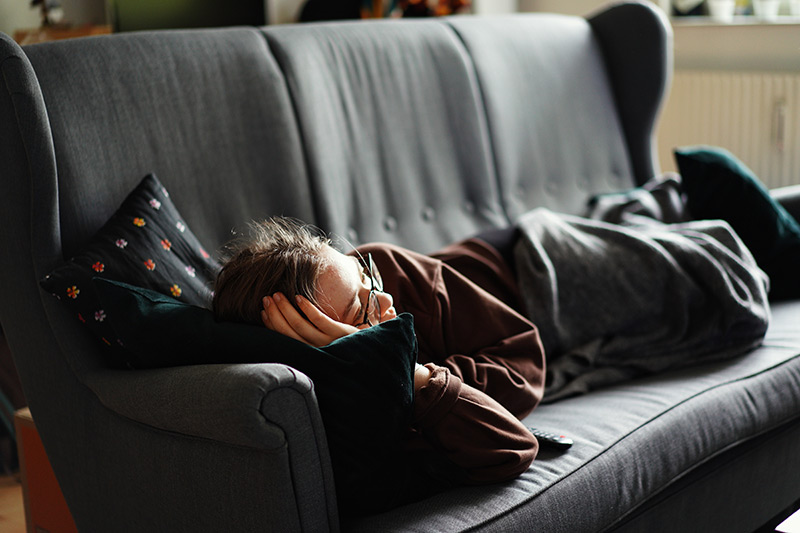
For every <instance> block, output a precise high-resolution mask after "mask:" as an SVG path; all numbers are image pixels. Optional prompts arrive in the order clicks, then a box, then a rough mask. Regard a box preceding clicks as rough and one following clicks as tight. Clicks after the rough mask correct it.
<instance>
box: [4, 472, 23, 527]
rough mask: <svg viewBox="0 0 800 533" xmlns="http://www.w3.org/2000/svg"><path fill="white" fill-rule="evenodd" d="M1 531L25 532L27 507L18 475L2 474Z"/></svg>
mask: <svg viewBox="0 0 800 533" xmlns="http://www.w3.org/2000/svg"><path fill="white" fill-rule="evenodd" d="M0 531H2V532H3V533H24V532H25V507H24V506H23V504H22V485H21V484H20V482H19V479H18V477H14V476H6V475H0Z"/></svg>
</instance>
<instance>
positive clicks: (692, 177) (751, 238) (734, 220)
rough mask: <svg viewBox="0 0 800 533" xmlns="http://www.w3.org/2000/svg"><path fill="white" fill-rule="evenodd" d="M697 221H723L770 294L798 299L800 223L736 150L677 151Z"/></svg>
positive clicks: (686, 191) (685, 189)
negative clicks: (765, 277) (766, 279)
mask: <svg viewBox="0 0 800 533" xmlns="http://www.w3.org/2000/svg"><path fill="white" fill-rule="evenodd" d="M675 160H676V162H677V164H678V170H679V171H680V174H681V179H682V181H683V188H684V191H685V193H686V199H687V208H688V210H689V212H690V213H691V215H692V217H693V218H695V219H722V220H725V221H726V222H728V223H729V224H730V225H731V227H733V229H734V230H735V231H736V233H738V234H739V236H740V237H741V238H742V241H744V243H745V244H746V245H747V247H748V248H749V249H750V251H751V252H752V253H753V257H754V258H755V260H756V262H757V263H758V265H759V266H760V267H761V269H762V270H764V272H766V273H767V275H768V276H769V277H770V298H771V299H775V300H778V299H788V298H798V297H800V225H799V224H798V223H797V221H796V220H795V219H794V218H793V217H792V215H790V214H789V212H788V211H786V209H784V208H783V206H781V205H780V204H779V203H778V202H777V201H775V200H774V199H773V198H772V196H771V195H770V193H769V191H768V190H767V188H766V187H765V186H764V184H763V183H761V181H759V179H758V178H757V177H756V176H755V174H754V173H753V171H752V170H750V169H749V168H747V166H746V165H745V164H744V163H742V162H741V161H739V160H738V159H737V158H736V157H735V156H734V155H733V154H731V153H730V152H728V151H726V150H724V149H722V148H716V147H711V146H695V147H685V148H679V149H676V150H675Z"/></svg>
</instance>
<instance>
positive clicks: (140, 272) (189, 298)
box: [40, 174, 219, 366]
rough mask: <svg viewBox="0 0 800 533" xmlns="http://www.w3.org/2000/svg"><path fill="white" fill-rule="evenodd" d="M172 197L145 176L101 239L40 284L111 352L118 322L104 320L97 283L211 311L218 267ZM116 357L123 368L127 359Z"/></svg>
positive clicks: (105, 227)
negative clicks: (121, 284) (129, 287)
mask: <svg viewBox="0 0 800 533" xmlns="http://www.w3.org/2000/svg"><path fill="white" fill-rule="evenodd" d="M169 196H170V195H169V194H168V192H167V190H166V189H165V188H164V187H163V186H162V184H161V183H160V182H159V181H158V178H156V176H155V175H153V174H149V175H148V176H145V177H144V178H143V179H142V180H141V182H140V183H139V184H138V185H137V186H136V188H135V189H134V190H133V191H131V193H130V194H129V195H128V196H127V197H126V198H125V200H124V201H123V202H122V204H121V205H120V206H119V208H118V209H117V210H116V211H115V213H114V214H113V215H112V216H111V217H110V218H109V220H108V221H107V222H106V223H105V224H104V225H103V226H102V227H101V228H100V229H99V230H98V231H97V233H96V234H95V235H94V236H93V237H92V238H91V239H88V240H87V242H86V243H85V244H84V245H83V246H81V247H79V249H78V250H77V251H75V252H74V253H71V255H70V259H69V260H67V261H65V262H64V264H63V265H61V266H59V267H57V268H56V269H55V270H53V271H52V272H50V273H49V274H48V275H47V276H45V277H44V278H43V279H42V280H41V282H40V283H41V286H42V288H43V289H44V290H46V291H48V292H50V293H51V294H52V295H53V296H55V297H56V298H57V299H59V300H60V301H61V302H62V303H63V304H64V305H66V306H67V307H68V308H69V310H70V311H71V315H72V316H77V317H78V320H79V321H80V322H82V323H83V324H85V325H86V327H87V328H88V329H89V330H90V331H91V332H92V333H93V334H94V336H95V338H96V339H97V340H102V342H103V344H105V345H107V346H108V345H110V346H112V347H116V346H117V345H118V344H119V343H118V339H117V335H116V333H115V331H114V329H113V328H112V324H111V323H110V322H111V321H112V320H113V319H114V317H113V316H110V315H109V316H106V313H107V311H105V309H103V308H104V307H105V306H103V305H102V304H101V303H100V300H99V298H98V295H97V291H96V289H95V287H94V282H93V281H92V278H94V277H102V278H104V279H111V280H116V281H122V282H125V283H130V284H131V285H135V286H140V287H144V288H149V289H152V290H156V291H159V292H161V293H163V294H165V295H167V296H171V297H173V298H176V299H179V300H181V301H182V302H185V303H190V304H193V305H198V306H205V307H207V306H209V305H210V302H211V298H212V293H211V290H210V286H211V285H212V284H213V280H214V277H215V275H216V272H217V270H218V269H219V263H217V261H216V260H215V259H214V258H213V257H211V256H210V255H209V254H208V253H207V252H206V251H205V250H204V249H203V247H202V245H201V244H200V242H199V241H198V239H197V237H196V236H195V235H194V234H193V233H192V230H191V228H190V227H189V226H188V225H187V224H186V222H184V221H183V217H181V215H180V213H179V212H178V211H177V209H176V208H175V205H174V204H173V203H172V201H171V200H170V199H169ZM189 265H191V266H189ZM114 353H115V355H114V356H115V357H119V360H118V361H117V362H119V363H122V366H125V359H124V358H125V357H126V356H125V355H124V354H123V353H117V352H114Z"/></svg>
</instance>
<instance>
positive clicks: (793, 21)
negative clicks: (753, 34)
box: [670, 15, 800, 27]
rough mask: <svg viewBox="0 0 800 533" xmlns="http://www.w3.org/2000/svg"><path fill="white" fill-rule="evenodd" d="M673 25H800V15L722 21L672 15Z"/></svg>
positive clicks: (750, 17) (739, 18)
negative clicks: (771, 18) (768, 18)
mask: <svg viewBox="0 0 800 533" xmlns="http://www.w3.org/2000/svg"><path fill="white" fill-rule="evenodd" d="M670 22H672V25H673V26H704V27H730V26H800V17H794V16H788V15H779V16H778V17H777V18H775V19H773V20H763V19H760V18H757V17H754V16H752V15H742V16H736V17H733V19H732V20H731V21H730V22H728V21H720V20H715V19H712V18H711V17H670Z"/></svg>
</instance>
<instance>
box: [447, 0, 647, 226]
mask: <svg viewBox="0 0 800 533" xmlns="http://www.w3.org/2000/svg"><path fill="white" fill-rule="evenodd" d="M450 24H452V25H453V27H454V28H455V29H456V31H457V32H458V34H459V36H460V37H461V38H462V39H463V40H464V43H465V45H466V47H467V49H468V50H469V52H470V55H471V57H472V59H473V61H474V63H475V69H476V71H477V73H478V79H479V81H480V86H481V92H482V94H483V98H484V105H485V107H486V115H487V117H488V125H489V129H490V131H491V139H492V150H493V153H494V157H495V165H496V168H497V174H498V179H499V182H500V191H501V195H502V199H503V204H504V206H506V210H507V212H508V214H509V217H510V218H512V219H514V218H516V217H517V216H519V215H521V214H522V213H524V212H525V211H528V210H529V209H532V208H534V207H542V206H548V207H550V208H551V209H553V210H555V211H562V212H567V213H578V212H579V211H580V210H581V209H582V208H583V206H584V202H585V199H586V198H587V197H588V196H589V195H591V194H594V193H596V192H598V191H601V190H602V191H608V190H615V189H624V188H626V187H629V186H631V185H632V184H633V183H634V181H633V173H632V170H631V165H630V160H629V157H628V151H627V147H626V146H625V141H624V136H623V134H622V126H621V124H620V120H619V116H618V113H617V109H616V105H615V102H614V96H613V91H612V88H611V86H610V82H609V79H608V74H607V72H606V71H605V69H604V64H603V58H602V54H601V51H600V48H599V46H598V43H597V41H596V39H595V36H594V34H593V33H592V30H591V27H590V26H589V24H588V23H587V21H585V20H582V19H576V18H575V17H566V16H560V15H538V16H532V15H531V16H520V17H509V18H507V17H493V18H491V19H489V20H488V21H480V22H479V21H478V20H476V19H469V18H466V19H460V18H452V19H450ZM542 94H548V95H550V97H549V98H547V99H542V98H539V97H538V95H542ZM587 116H591V117H592V120H590V121H587V120H586V117H587ZM575 131H580V132H581V135H578V136H576V135H574V132H575Z"/></svg>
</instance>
